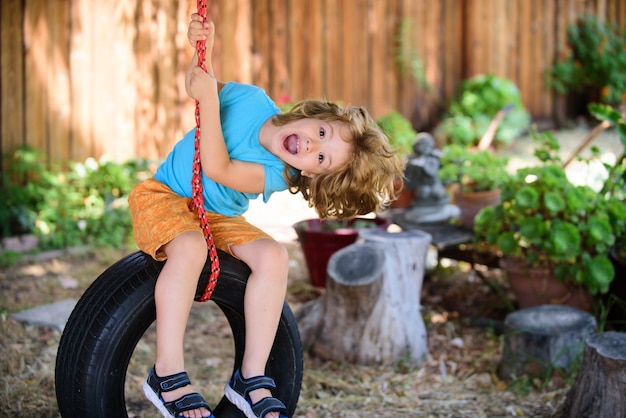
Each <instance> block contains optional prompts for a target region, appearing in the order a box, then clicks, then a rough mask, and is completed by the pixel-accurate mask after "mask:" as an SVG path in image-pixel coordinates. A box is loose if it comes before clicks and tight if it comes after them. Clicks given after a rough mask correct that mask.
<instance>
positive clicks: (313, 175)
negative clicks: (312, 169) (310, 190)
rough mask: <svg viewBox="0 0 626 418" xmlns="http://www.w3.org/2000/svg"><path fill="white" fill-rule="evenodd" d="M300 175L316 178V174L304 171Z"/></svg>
mask: <svg viewBox="0 0 626 418" xmlns="http://www.w3.org/2000/svg"><path fill="white" fill-rule="evenodd" d="M300 175H301V176H304V177H309V178H311V179H312V178H314V177H315V174H313V173H309V172H308V171H304V170H302V171H300Z"/></svg>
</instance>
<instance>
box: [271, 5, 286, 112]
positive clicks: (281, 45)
mask: <svg viewBox="0 0 626 418" xmlns="http://www.w3.org/2000/svg"><path fill="white" fill-rule="evenodd" d="M270 16H271V25H270V26H271V28H272V44H271V48H272V57H271V59H272V65H271V74H272V81H271V87H270V95H271V97H273V98H274V99H275V100H276V99H278V98H279V97H285V96H290V81H289V70H288V68H287V53H288V51H287V45H288V39H287V36H288V33H287V32H288V26H287V3H286V1H285V0H273V1H271V2H270Z"/></svg>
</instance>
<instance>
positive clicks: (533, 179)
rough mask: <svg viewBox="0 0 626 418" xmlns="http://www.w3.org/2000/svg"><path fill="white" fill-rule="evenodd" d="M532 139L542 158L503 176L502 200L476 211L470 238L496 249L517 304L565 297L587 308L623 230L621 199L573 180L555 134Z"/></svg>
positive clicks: (609, 273) (601, 289)
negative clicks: (499, 254)
mask: <svg viewBox="0 0 626 418" xmlns="http://www.w3.org/2000/svg"><path fill="white" fill-rule="evenodd" d="M535 139H537V140H538V141H539V144H540V145H539V147H538V148H537V149H536V151H535V156H536V157H538V158H539V160H540V161H541V162H542V164H539V165H537V166H534V167H526V168H522V169H519V170H518V171H517V172H516V173H515V174H514V175H512V176H511V177H510V178H509V180H508V181H507V182H506V183H505V184H504V185H503V188H502V194H501V203H500V204H498V205H496V206H493V207H487V208H484V209H483V210H481V211H480V212H479V213H478V214H477V216H476V219H475V226H474V234H475V239H476V241H477V242H478V243H486V244H487V245H488V246H493V247H496V248H498V249H499V250H500V251H501V252H502V254H503V258H502V260H501V261H502V264H501V265H502V268H503V269H504V270H505V272H506V273H507V278H508V280H509V284H510V286H511V290H512V291H513V293H515V294H516V296H517V300H518V304H519V305H520V306H521V307H528V306H533V305H539V304H544V303H566V304H570V305H573V306H577V307H579V308H582V309H587V310H589V309H590V304H591V300H590V296H589V295H595V294H598V293H606V292H607V291H608V289H609V285H610V283H611V281H612V280H613V277H614V275H615V270H614V267H613V265H612V264H611V261H610V260H609V258H608V254H609V251H610V249H611V248H612V247H613V245H614V244H615V242H616V238H617V237H619V236H622V235H623V234H624V231H625V230H626V212H625V211H624V203H623V202H622V201H620V200H619V199H616V198H615V197H614V196H611V195H610V194H603V193H598V192H597V191H595V190H593V189H592V188H591V187H589V186H581V185H574V184H572V183H571V182H570V181H569V180H568V178H567V176H566V174H565V171H564V169H563V167H562V164H561V162H560V159H559V157H558V155H557V152H558V150H559V145H558V142H557V141H556V139H555V138H554V136H552V135H551V134H549V133H544V134H543V135H541V136H537V135H535ZM552 286H556V289H553V287H552ZM552 290H554V293H553V294H551V293H550V292H552ZM529 297H530V298H531V299H528V298H529ZM532 298H534V299H532Z"/></svg>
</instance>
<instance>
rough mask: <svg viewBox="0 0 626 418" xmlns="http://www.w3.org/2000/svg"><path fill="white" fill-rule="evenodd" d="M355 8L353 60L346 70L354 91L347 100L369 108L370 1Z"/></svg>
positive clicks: (359, 2)
mask: <svg viewBox="0 0 626 418" xmlns="http://www.w3.org/2000/svg"><path fill="white" fill-rule="evenodd" d="M354 6H355V7H353V9H352V13H353V14H354V26H353V33H352V35H353V36H352V41H351V43H350V44H349V45H348V48H350V49H351V50H352V59H351V60H350V61H349V63H348V65H347V66H346V68H349V69H350V70H351V72H352V77H351V80H352V89H351V94H350V96H349V97H346V98H345V100H347V101H349V102H350V103H352V104H354V105H357V106H364V107H366V108H367V107H369V102H368V96H369V95H368V80H369V76H368V72H369V68H370V66H369V54H370V50H371V47H370V44H369V42H368V41H369V36H368V31H367V27H368V25H369V22H368V20H367V18H368V13H367V10H368V0H356V1H355V4H354Z"/></svg>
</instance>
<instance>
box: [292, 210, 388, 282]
mask: <svg viewBox="0 0 626 418" xmlns="http://www.w3.org/2000/svg"><path fill="white" fill-rule="evenodd" d="M332 222H336V221H333V220H331V221H325V220H320V219H307V220H304V221H300V222H297V223H296V224H294V225H293V228H294V229H295V231H296V234H297V235H298V241H299V242H300V245H301V246H302V252H303V253H304V259H305V261H306V266H307V268H308V270H309V277H310V279H311V283H312V284H313V285H314V286H318V287H325V286H326V267H327V266H328V260H329V259H330V256H331V255H333V254H334V253H335V252H336V251H337V250H340V249H342V248H344V247H347V246H348V245H350V244H353V243H354V242H355V241H356V239H357V238H358V236H359V229H357V228H355V223H356V222H367V223H371V224H372V227H376V228H382V229H387V227H388V226H389V224H390V221H389V220H388V219H383V218H375V219H368V218H356V219H351V220H349V221H347V224H346V227H343V228H336V229H331V228H330V227H329V223H332ZM356 226H358V224H357V225H356Z"/></svg>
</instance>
